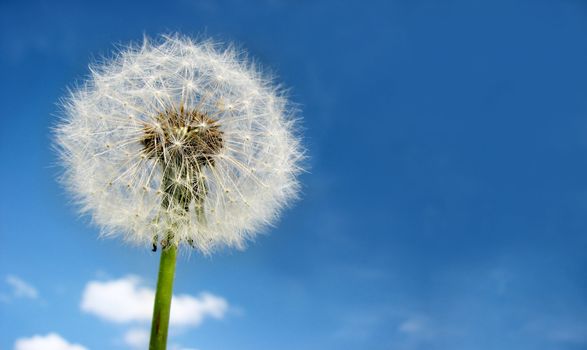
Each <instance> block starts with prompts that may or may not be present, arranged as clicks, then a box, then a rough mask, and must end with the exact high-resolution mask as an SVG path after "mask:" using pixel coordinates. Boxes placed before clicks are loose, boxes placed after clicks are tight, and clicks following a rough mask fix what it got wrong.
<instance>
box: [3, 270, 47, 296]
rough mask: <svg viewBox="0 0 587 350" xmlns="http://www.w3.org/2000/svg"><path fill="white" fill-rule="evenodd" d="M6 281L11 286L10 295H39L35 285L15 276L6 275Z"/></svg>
mask: <svg viewBox="0 0 587 350" xmlns="http://www.w3.org/2000/svg"><path fill="white" fill-rule="evenodd" d="M6 283H8V284H9V285H10V286H11V287H12V295H13V296H15V297H17V298H30V299H36V298H38V296H39V292H37V290H36V289H35V287H33V286H31V285H30V284H28V283H27V282H25V281H23V280H22V279H20V278H18V277H16V276H13V275H8V276H6Z"/></svg>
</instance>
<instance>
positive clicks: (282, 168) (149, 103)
mask: <svg viewBox="0 0 587 350" xmlns="http://www.w3.org/2000/svg"><path fill="white" fill-rule="evenodd" d="M90 71H91V75H90V77H89V78H88V80H87V81H85V82H84V83H83V84H80V86H79V87H77V88H75V89H72V90H71V92H70V93H69V95H68V96H67V97H66V98H64V99H63V101H62V106H63V108H62V109H63V116H62V119H61V121H60V122H59V124H58V125H57V127H56V132H55V136H56V145H57V148H58V151H59V154H60V159H61V162H62V165H63V169H64V171H63V176H62V179H63V182H64V184H65V185H66V187H67V188H68V189H69V190H70V192H71V193H72V194H73V195H74V197H75V199H76V201H77V202H78V203H79V206H80V208H81V211H82V212H83V213H89V214H90V215H91V217H92V218H93V221H95V223H96V224H98V225H99V226H100V227H101V229H102V233H103V234H104V235H107V236H111V235H121V236H122V237H123V238H124V239H125V240H127V241H130V242H134V243H137V244H151V243H152V244H153V245H154V247H156V246H157V245H159V244H161V245H163V246H165V245H167V244H176V245H183V244H189V245H190V246H192V247H195V248H197V249H199V250H200V251H202V252H204V253H209V252H211V251H212V250H213V249H214V248H216V247H220V246H223V245H224V246H233V247H243V245H244V243H246V241H248V240H249V239H251V238H253V237H254V236H255V235H256V234H257V233H258V232H260V231H261V230H262V229H263V228H264V227H265V226H267V225H269V224H271V223H273V222H274V221H275V220H276V219H277V217H278V215H279V213H280V211H281V209H283V208H284V207H285V206H287V205H288V204H289V203H290V202H291V201H292V200H293V199H295V198H296V196H297V194H298V191H299V183H298V180H297V175H298V174H299V173H300V171H301V170H302V169H301V165H300V162H301V160H302V159H303V149H302V148H301V146H300V140H299V138H298V136H297V134H296V129H295V126H296V123H295V118H294V117H293V113H292V110H291V108H290V106H289V104H288V102H287V101H286V99H285V98H284V96H283V94H282V93H281V92H280V91H279V89H278V88H276V87H274V86H273V85H272V82H271V80H269V79H266V78H264V77H263V75H262V74H261V73H260V71H259V70H258V68H257V67H255V66H254V65H253V64H251V63H250V62H248V61H247V59H246V58H245V57H244V56H243V55H242V54H241V53H239V52H237V51H236V50H235V49H233V48H224V47H222V46H220V45H218V44H215V43H214V42H212V41H195V40H193V39H191V38H189V37H185V36H181V35H172V36H162V37H160V38H158V39H156V40H150V39H147V38H145V39H144V41H143V43H142V44H140V45H134V46H133V45H131V46H128V47H126V48H123V49H122V50H120V52H118V53H117V54H116V55H115V56H114V57H113V58H111V59H106V60H104V62H102V63H100V64H97V65H94V66H92V67H90Z"/></svg>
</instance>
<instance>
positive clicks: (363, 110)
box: [0, 0, 587, 350]
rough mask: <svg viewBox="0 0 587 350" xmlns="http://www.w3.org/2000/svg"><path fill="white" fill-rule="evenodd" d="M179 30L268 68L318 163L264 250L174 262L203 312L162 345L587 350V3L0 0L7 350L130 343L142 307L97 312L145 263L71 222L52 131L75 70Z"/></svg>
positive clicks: (0, 284) (134, 281)
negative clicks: (42, 344) (240, 51)
mask: <svg viewBox="0 0 587 350" xmlns="http://www.w3.org/2000/svg"><path fill="white" fill-rule="evenodd" d="M170 32H181V33H183V34H188V35H201V36H210V37H213V38H215V39H217V40H221V41H224V42H235V43H237V44H238V45H240V47H242V48H244V49H246V50H247V51H248V53H249V54H250V55H251V56H252V57H254V58H255V59H256V60H257V61H258V62H259V63H261V64H262V65H263V67H264V68H265V69H266V70H268V71H270V72H273V73H274V75H275V76H276V79H277V81H278V82H279V83H282V84H283V85H284V86H285V87H286V88H288V89H289V94H290V97H291V100H292V101H293V102H295V103H296V104H297V105H298V106H299V108H300V110H301V113H300V115H301V116H302V118H303V121H302V125H303V128H304V132H303V133H304V145H305V146H306V148H307V149H308V155H309V161H308V165H309V171H308V172H307V173H305V174H304V175H303V176H302V178H301V179H302V183H303V194H302V199H301V200H300V201H299V202H298V203H297V204H296V205H295V206H294V207H293V208H291V209H289V210H287V211H286V212H285V213H284V215H283V217H282V218H281V220H280V221H279V223H278V224H277V225H276V227H274V228H272V229H270V230H269V232H268V234H267V235H264V236H261V237H260V238H259V239H257V240H256V242H254V243H253V244H251V245H250V246H249V247H248V249H247V250H245V251H242V252H241V251H222V252H220V253H218V254H215V255H213V256H212V257H202V256H200V255H199V254H197V253H192V254H184V255H183V256H181V257H180V259H179V260H178V268H177V275H176V283H175V293H176V294H178V295H183V296H184V297H185V298H184V299H183V300H184V301H185V302H186V304H185V305H188V304H189V305H193V303H192V304H190V302H193V301H196V302H200V303H203V304H202V305H204V304H205V305H208V306H206V307H204V308H199V309H198V308H196V309H197V310H196V309H194V310H195V311H193V312H187V313H186V316H185V318H184V321H181V322H180V321H178V323H177V324H176V325H175V326H172V335H171V340H170V344H172V349H173V350H180V349H182V350H183V349H198V350H229V349H230V350H235V349H238V350H260V349H267V350H274V349H283V350H298V349H307V350H327V349H332V350H346V349H370V350H391V349H393V350H396V349H399V350H419V349H422V350H423V349H426V350H469V349H476V350H492V349H496V350H497V349H499V350H504V349H512V350H525V349H528V350H559V349H560V350H567V349H568V350H579V349H586V348H587V64H586V62H587V3H586V2H584V1H581V0H558V1H555V0H526V1H524V0H492V1H480V0H476V1H470V0H468V1H465V0H462V1H427V0H416V1H413V0H412V1H408V0H406V1H373V2H369V4H368V5H367V2H365V1H291V2H288V1H279V0H273V1H270V0H267V1H244V0H241V1H237V0H232V1H219V2H214V1H190V0H183V1H176V2H173V1H166V2H160V3H157V2H150V1H128V2H126V1H125V2H121V1H120V2H109V1H96V2H85V3H82V2H73V1H72V2H65V1H61V2H58V1H55V2H53V1H26V0H25V1H2V2H0V77H1V78H0V79H1V80H0V81H1V82H2V84H0V96H1V97H2V98H1V101H2V108H0V118H1V119H0V120H1V123H2V124H1V126H0V159H2V163H1V164H2V166H1V169H2V171H0V186H1V187H0V189H1V191H2V196H0V239H1V242H2V244H1V245H0V329H1V331H0V350H37V349H34V348H33V345H30V344H31V343H32V342H33V341H32V340H31V339H32V337H34V336H39V337H43V339H42V341H53V343H54V344H57V343H59V341H63V342H64V343H63V344H61V349H62V350H84V349H88V350H98V349H133V348H140V346H141V342H140V341H141V334H142V333H144V330H145V329H148V328H149V322H148V320H145V317H144V316H142V315H143V313H142V312H143V311H142V309H141V310H139V311H128V310H123V308H122V307H121V308H117V309H115V310H114V311H112V310H110V311H108V310H104V305H105V304H107V303H105V302H104V301H101V300H98V299H99V298H98V299H96V298H93V297H92V296H95V295H98V296H99V297H104V296H106V295H110V294H108V293H112V295H114V296H116V297H117V298H119V299H120V300H119V301H121V302H122V304H123V305H128V303H126V302H125V300H127V299H130V300H134V301H137V300H143V299H140V298H142V297H145V295H147V297H145V298H146V300H148V293H149V291H150V290H151V289H152V288H153V287H154V285H155V282H156V272H157V265H158V255H156V254H153V253H151V252H150V251H149V250H146V249H140V248H136V247H131V246H128V245H125V244H123V243H122V242H120V240H117V239H100V238H98V229H97V228H96V227H95V226H92V225H91V223H90V222H89V219H88V218H87V217H82V218H80V217H79V216H78V215H77V214H76V208H75V207H74V206H73V205H72V204H71V202H70V199H69V197H68V196H67V194H66V193H65V192H64V191H63V189H62V188H61V187H60V185H59V184H58V183H57V181H56V178H57V176H58V174H59V167H58V164H57V159H56V155H55V152H53V150H52V149H51V147H50V144H51V133H50V128H51V126H52V125H55V122H56V120H57V116H58V115H59V108H58V106H57V102H58V100H59V98H60V97H62V96H64V95H65V94H66V89H67V87H68V86H74V85H75V83H76V82H79V81H81V80H83V78H84V77H85V76H86V75H87V74H88V68H87V67H88V64H89V63H91V62H93V61H95V60H100V58H101V57H103V56H108V55H109V54H110V53H111V52H112V51H113V50H115V49H116V47H117V45H120V44H124V43H127V42H129V41H139V40H141V38H142V37H143V35H144V34H146V35H149V36H155V35H157V34H160V33H170ZM116 283H118V284H116ZM113 286H119V287H120V288H121V289H112V288H114V287H113ZM96 288H97V289H96ZM100 288H101V289H100ZM96 291H98V292H99V293H94V292H96ZM142 292H145V293H146V294H145V293H142ZM141 293H142V294H141ZM202 293H208V294H202ZM206 295H208V296H211V297H212V298H217V299H206ZM124 298H127V299H124ZM205 300H208V301H207V302H204V301H205ZM210 300H213V301H214V302H212V301H210ZM188 301H189V302H188ZM223 303H225V304H223ZM139 304H140V305H142V304H144V303H139ZM182 305H184V304H182ZM198 305H200V304H198ZM222 305H224V307H223V306H222ZM150 307H151V306H150V305H148V307H147V309H150ZM138 308H140V306H139V307H138ZM203 309H206V310H208V311H206V312H204V311H202V310H203ZM184 310H187V311H190V310H191V309H189V307H187V306H186V308H184ZM117 311H119V312H117ZM198 312H199V314H198ZM117 316H119V318H118V319H116V317H117ZM197 317H201V319H196V318H197ZM53 333H54V334H53ZM50 334H53V336H49V335H50ZM133 335H135V338H133ZM57 338H59V339H57ZM19 339H20V343H18V342H17V340H19ZM27 339H28V340H27ZM38 339H40V338H37V340H38ZM47 339H49V340H47ZM133 339H134V340H135V342H134V343H133ZM39 341H41V340H39ZM65 343H69V344H78V345H79V346H77V347H76V346H68V347H66V345H67V344H65ZM64 344H65V345H64ZM133 344H134V345H133ZM27 347H28V348H27ZM57 348H58V347H56V348H55V349H57ZM46 349H48V348H46ZM50 350H53V349H50Z"/></svg>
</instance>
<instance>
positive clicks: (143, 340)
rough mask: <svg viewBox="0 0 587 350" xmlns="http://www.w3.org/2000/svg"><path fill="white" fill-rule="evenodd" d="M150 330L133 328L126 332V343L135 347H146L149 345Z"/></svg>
mask: <svg viewBox="0 0 587 350" xmlns="http://www.w3.org/2000/svg"><path fill="white" fill-rule="evenodd" d="M149 336H150V334H149V331H148V330H147V329H144V328H131V329H129V330H128V331H126V333H124V343H125V344H126V345H128V346H130V347H131V348H134V349H145V348H147V346H148V345H149Z"/></svg>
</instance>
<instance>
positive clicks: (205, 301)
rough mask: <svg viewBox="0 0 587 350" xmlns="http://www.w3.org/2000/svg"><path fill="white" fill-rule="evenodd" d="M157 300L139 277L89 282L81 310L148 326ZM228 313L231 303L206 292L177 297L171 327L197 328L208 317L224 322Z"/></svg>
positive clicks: (101, 316)
mask: <svg viewBox="0 0 587 350" xmlns="http://www.w3.org/2000/svg"><path fill="white" fill-rule="evenodd" d="M154 298H155V291H154V290H153V289H151V288H148V287H145V286H143V285H141V280H140V279H139V278H138V277H136V276H127V277H124V278H120V279H116V280H110V281H90V282H88V284H87V285H86V288H85V290H84V293H83V296H82V302H81V309H82V310H83V311H85V312H88V313H91V314H94V315H96V316H98V317H100V318H102V319H104V320H107V321H111V322H116V323H130V322H148V321H150V320H151V317H152V312H153V301H154ZM227 311H228V302H227V301H226V300H225V299H224V298H222V297H219V296H216V295H214V294H211V293H207V292H203V293H200V295H199V296H198V297H194V296H191V295H185V294H184V295H174V296H173V299H172V302H171V317H170V324H171V325H175V326H192V327H197V326H198V325H200V323H202V321H203V320H204V318H205V317H212V318H216V319H221V318H223V317H224V315H225V314H226V312H227Z"/></svg>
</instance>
